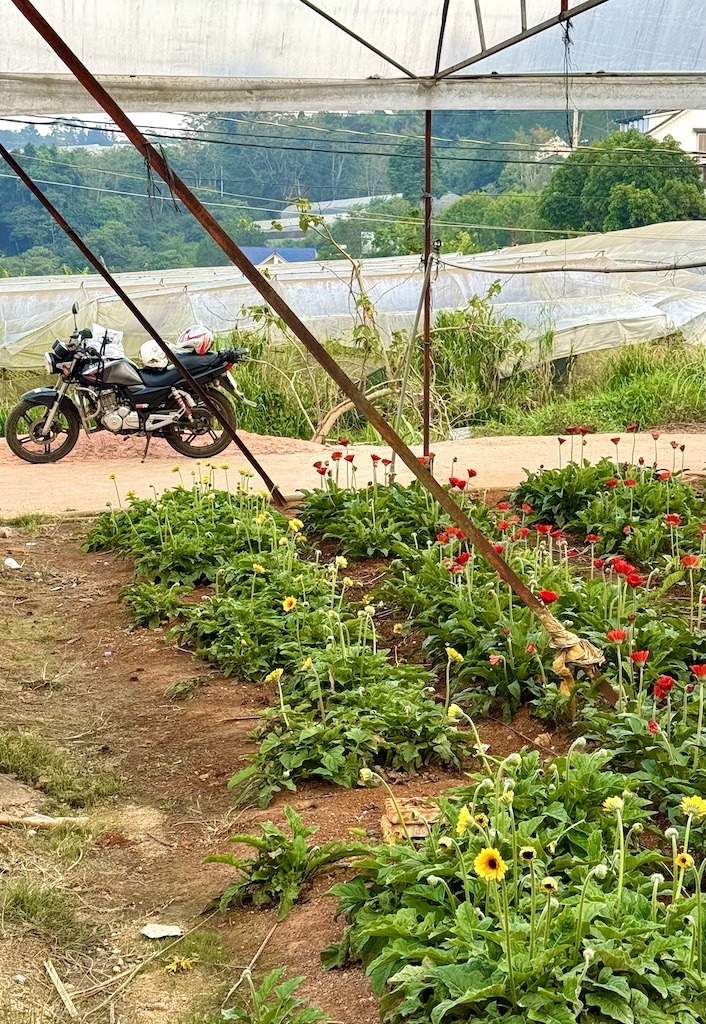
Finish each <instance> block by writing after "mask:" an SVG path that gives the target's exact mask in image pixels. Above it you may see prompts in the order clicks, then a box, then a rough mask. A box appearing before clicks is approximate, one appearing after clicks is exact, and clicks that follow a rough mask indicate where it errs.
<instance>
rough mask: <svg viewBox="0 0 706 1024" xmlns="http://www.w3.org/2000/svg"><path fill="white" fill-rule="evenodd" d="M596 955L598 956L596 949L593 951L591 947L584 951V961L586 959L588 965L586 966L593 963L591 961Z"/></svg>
mask: <svg viewBox="0 0 706 1024" xmlns="http://www.w3.org/2000/svg"><path fill="white" fill-rule="evenodd" d="M595 955H596V951H595V949H592V948H591V946H588V947H587V948H586V949H584V951H583V959H584V962H585V963H586V965H588V964H590V963H591V961H592V960H593V958H594V957H595Z"/></svg>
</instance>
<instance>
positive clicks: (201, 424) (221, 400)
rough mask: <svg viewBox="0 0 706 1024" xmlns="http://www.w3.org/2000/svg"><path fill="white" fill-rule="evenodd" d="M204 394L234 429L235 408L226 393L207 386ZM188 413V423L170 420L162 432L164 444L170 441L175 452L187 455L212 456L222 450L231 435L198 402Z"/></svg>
mask: <svg viewBox="0 0 706 1024" xmlns="http://www.w3.org/2000/svg"><path fill="white" fill-rule="evenodd" d="M208 397H209V398H210V399H211V401H212V402H213V404H214V405H215V406H216V407H217V408H218V410H219V412H220V413H221V415H222V416H223V417H224V418H225V419H226V421H227V422H228V423H229V424H230V426H231V427H232V428H233V430H235V410H234V409H233V406H232V405H231V403H230V402H229V401H228V399H227V398H226V396H225V395H224V394H223V393H222V392H221V391H216V390H214V389H212V388H209V389H208ZM191 413H192V416H193V424H192V425H188V424H187V425H184V426H182V427H181V428H179V427H177V426H176V424H174V425H172V426H171V427H168V428H167V430H166V431H165V433H164V436H165V439H166V441H167V444H169V445H171V447H172V448H173V449H174V451H175V452H179V454H180V455H185V456H186V457H187V458H189V459H212V458H213V457H214V456H215V455H220V454H221V452H224V451H225V450H226V448H227V447H228V445H229V444H230V443H231V439H230V437H229V435H228V434H227V433H226V431H225V429H224V427H223V425H222V424H221V423H219V422H218V421H216V420H215V419H214V417H213V416H212V415H211V413H210V412H209V411H208V409H206V407H205V406H203V405H202V404H201V403H199V404H198V405H196V406H195V407H194V408H193V409H192V410H191ZM209 439H210V443H209Z"/></svg>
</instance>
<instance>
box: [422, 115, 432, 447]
mask: <svg viewBox="0 0 706 1024" xmlns="http://www.w3.org/2000/svg"><path fill="white" fill-rule="evenodd" d="M431 122H432V112H431V110H426V111H425V112H424V271H425V274H426V288H425V291H424V327H423V331H424V335H423V336H424V394H423V398H422V404H423V423H424V426H423V444H424V454H425V455H428V454H429V444H430V436H429V435H430V433H431V431H430V426H431V424H430V416H431V412H430V406H431V287H430V283H429V275H428V271H429V266H430V261H431V128H432V123H431Z"/></svg>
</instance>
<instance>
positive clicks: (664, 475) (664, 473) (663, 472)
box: [657, 469, 672, 480]
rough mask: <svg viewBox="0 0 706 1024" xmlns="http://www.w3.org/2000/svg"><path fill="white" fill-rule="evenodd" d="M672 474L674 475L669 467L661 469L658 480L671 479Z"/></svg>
mask: <svg viewBox="0 0 706 1024" xmlns="http://www.w3.org/2000/svg"><path fill="white" fill-rule="evenodd" d="M671 476H672V474H671V473H670V472H669V470H668V469H661V470H660V471H659V473H658V474H657V479H658V480H670V479H671Z"/></svg>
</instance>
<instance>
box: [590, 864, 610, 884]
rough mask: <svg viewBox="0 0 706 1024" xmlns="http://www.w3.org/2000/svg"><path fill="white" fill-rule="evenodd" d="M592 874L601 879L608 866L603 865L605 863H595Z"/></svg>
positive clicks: (604, 875) (605, 873)
mask: <svg viewBox="0 0 706 1024" xmlns="http://www.w3.org/2000/svg"><path fill="white" fill-rule="evenodd" d="M593 874H594V875H595V877H596V878H597V879H598V880H599V881H602V880H603V879H604V878H605V877H606V875H607V874H608V868H607V867H606V866H605V864H597V865H596V867H595V868H594V869H593Z"/></svg>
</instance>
